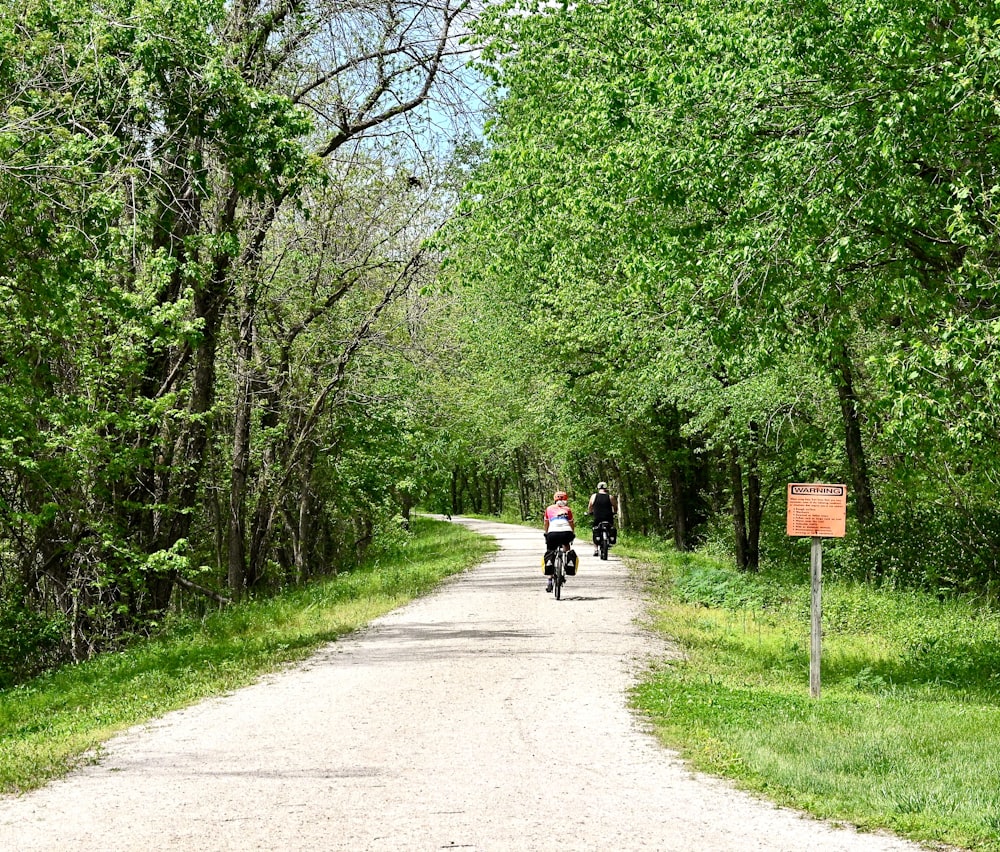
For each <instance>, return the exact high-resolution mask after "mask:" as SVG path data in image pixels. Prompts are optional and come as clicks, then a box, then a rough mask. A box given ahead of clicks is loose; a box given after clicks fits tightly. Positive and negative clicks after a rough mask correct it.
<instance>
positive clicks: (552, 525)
mask: <svg viewBox="0 0 1000 852" xmlns="http://www.w3.org/2000/svg"><path fill="white" fill-rule="evenodd" d="M542 530H543V533H544V535H545V549H546V550H555V549H556V548H557V547H562V546H563V545H567V544H572V543H573V539H574V538H576V521H575V520H574V519H573V510H572V509H571V508H570V507H569V495H568V494H567V493H566V492H565V491H557V492H556V493H555V494H553V495H552V505H551V506H548V507H547V508H546V509H545V523H544V526H543V527H542ZM548 580H549V582H548V584H547V585H546V586H545V591H547V592H551V591H552V577H549V578H548Z"/></svg>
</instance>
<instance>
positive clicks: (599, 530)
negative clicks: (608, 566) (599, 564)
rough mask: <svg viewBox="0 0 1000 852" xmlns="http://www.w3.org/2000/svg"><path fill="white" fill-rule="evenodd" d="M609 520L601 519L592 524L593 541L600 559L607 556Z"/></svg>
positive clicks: (609, 535) (609, 531)
mask: <svg viewBox="0 0 1000 852" xmlns="http://www.w3.org/2000/svg"><path fill="white" fill-rule="evenodd" d="M611 529H612V527H611V522H610V521H601V522H600V523H597V524H595V525H594V543H595V544H596V545H597V552H598V553H599V554H600V557H601V559H607V558H608V548H609V547H611Z"/></svg>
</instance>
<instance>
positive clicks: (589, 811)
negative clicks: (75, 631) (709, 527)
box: [0, 520, 920, 852]
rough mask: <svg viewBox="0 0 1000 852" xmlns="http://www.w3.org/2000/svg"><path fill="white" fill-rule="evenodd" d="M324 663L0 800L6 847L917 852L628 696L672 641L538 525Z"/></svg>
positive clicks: (131, 739) (78, 850)
mask: <svg viewBox="0 0 1000 852" xmlns="http://www.w3.org/2000/svg"><path fill="white" fill-rule="evenodd" d="M460 522H461V523H464V524H466V525H468V526H469V527H471V528H473V529H475V530H478V531H480V532H483V533H486V534H490V535H494V536H496V537H497V538H498V539H499V540H500V543H501V545H502V550H501V551H500V552H499V553H498V554H497V555H496V556H495V557H494V558H492V559H491V560H490V561H489V562H487V563H485V564H483V565H481V566H480V567H478V568H476V569H475V570H473V571H470V572H467V573H464V574H462V575H459V576H457V577H455V578H452V579H451V580H450V581H448V582H446V583H445V584H444V586H442V587H441V589H440V590H439V591H437V592H436V593H434V594H433V595H431V596H429V597H426V598H423V599H421V600H418V601H416V602H414V603H412V604H410V605H408V606H406V607H404V608H402V609H400V610H397V611H395V612H393V613H390V614H389V615H387V616H385V617H383V618H381V619H379V620H378V621H376V622H374V623H373V624H372V625H371V626H370V627H369V628H367V629H366V630H364V631H362V632H360V633H358V634H356V635H354V636H351V637H348V638H346V639H343V640H341V641H338V642H334V643H332V644H330V645H328V646H326V647H324V648H323V649H322V650H321V651H319V652H318V653H317V654H315V655H314V656H312V657H310V658H309V660H308V661H306V662H305V663H302V664H300V665H297V666H295V667H293V668H289V669H287V670H285V671H282V672H280V673H277V674H274V675H270V676H267V677H265V678H264V679H262V680H261V681H260V682H258V683H257V684H255V685H253V686H250V687H248V688H245V689H241V690H239V691H237V692H234V693H232V694H230V695H226V696H224V697H221V698H217V699H212V700H208V701H205V702H202V703H200V704H198V705H195V706H193V707H190V708H188V709H185V710H181V711H178V712H174V713H171V714H169V715H167V716H165V717H163V718H162V719H160V720H158V721H156V722H154V723H151V724H149V725H145V726H141V727H138V728H135V729H133V730H132V731H129V732H128V733H126V734H124V735H122V736H121V737H118V738H117V739H115V740H113V741H111V742H110V743H109V744H108V745H107V748H106V750H104V752H103V753H102V755H101V758H100V760H99V762H98V763H97V764H95V765H92V766H87V767H84V768H82V769H80V770H78V771H76V772H74V773H73V774H72V775H70V776H68V777H67V778H65V779H63V780H60V781H56V782H54V783H52V784H50V785H48V786H47V787H45V788H44V789H42V790H38V791H35V792H33V793H30V794H26V795H24V796H21V797H4V798H2V799H0V850H18V852H28V850H60V852H63V850H73V852H86V850H101V852H112V850H123V851H124V850H153V849H157V850H230V849H232V850H248V849H266V850H345V852H361V850H380V852H382V851H384V850H390V851H391V852H395V850H415V851H416V852H424V850H428V852H429V850H440V849H464V850H474V852H486V851H487V850H490V852H493V851H494V850H495V852H510V851H511V850H525V851H526V852H548V851H549V850H552V852H557V850H572V852H578V850H579V852H583V850H594V852H597V850H600V852H606V850H626V851H627V850H658V852H705V850H710V852H728V850H732V852H752V850H769V852H770V851H771V850H773V852H797V850H810V852H897V851H898V852H902V850H917V849H919V848H920V847H919V846H917V845H915V844H910V843H906V842H904V841H901V840H899V839H896V838H893V837H888V836H882V835H870V834H858V833H856V832H853V831H851V830H848V829H840V828H834V827H831V826H828V825H826V824H823V823H820V822H818V821H815V820H812V819H809V818H805V817H802V816H799V815H798V814H796V813H793V812H790V811H787V810H783V809H778V808H775V807H773V806H771V805H770V804H767V803H765V802H761V801H758V800H756V799H754V798H752V797H750V796H747V795H744V794H743V793H740V792H738V791H735V790H733V789H732V788H731V787H730V786H728V785H727V784H725V783H723V782H719V781H715V780H712V779H707V778H704V777H701V776H696V775H694V774H692V773H691V772H690V771H689V770H687V769H686V768H685V767H684V765H683V764H682V763H681V762H680V761H679V760H677V758H676V757H675V756H674V755H672V754H671V753H670V752H669V751H666V750H664V749H663V748H661V747H660V746H659V745H658V744H657V743H656V742H655V740H654V739H653V738H652V737H651V736H650V735H649V734H647V733H645V732H644V731H643V730H642V727H641V725H640V724H639V723H637V721H636V720H635V718H634V717H633V716H632V715H631V713H630V712H629V710H628V709H627V706H626V701H627V691H628V689H629V687H630V685H631V684H632V683H633V682H634V680H635V677H636V675H637V673H638V671H639V669H640V668H641V666H642V665H643V662H644V661H645V660H648V659H649V658H650V656H651V655H656V654H660V653H662V652H663V651H664V648H663V647H662V645H660V644H659V643H658V642H657V640H655V639H654V638H652V637H651V636H649V635H648V634H646V633H644V632H643V631H642V630H641V629H640V627H639V626H638V625H637V620H639V619H640V618H641V615H642V606H641V601H640V597H639V593H638V591H637V590H636V588H635V587H634V584H633V583H632V582H631V581H630V580H629V577H628V573H627V571H626V569H625V568H624V566H622V564H621V563H620V562H618V561H617V560H616V559H615V558H614V557H613V556H612V558H611V559H609V560H608V561H607V562H601V561H600V560H598V559H595V558H594V557H592V556H591V553H592V551H591V550H589V549H588V548H587V547H586V546H585V545H586V542H581V543H579V544H580V546H579V547H578V548H577V549H578V552H579V553H580V556H581V567H580V574H579V576H577V577H575V578H571V579H570V581H569V582H568V583H567V585H566V587H565V590H564V595H563V600H562V601H558V602H557V601H554V600H553V599H552V595H549V594H546V593H545V591H544V578H543V576H542V573H541V567H540V556H541V549H542V548H541V545H542V539H541V534H540V532H537V531H531V530H526V529H523V528H520V527H515V526H507V525H503V524H495V523H488V522H481V521H471V520H462V521H460Z"/></svg>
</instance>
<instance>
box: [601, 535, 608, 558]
mask: <svg viewBox="0 0 1000 852" xmlns="http://www.w3.org/2000/svg"><path fill="white" fill-rule="evenodd" d="M600 551H601V559H607V558H608V531H607V530H604V531H602V532H601V544H600Z"/></svg>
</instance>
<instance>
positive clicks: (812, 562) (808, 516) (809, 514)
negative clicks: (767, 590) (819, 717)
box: [786, 482, 847, 698]
mask: <svg viewBox="0 0 1000 852" xmlns="http://www.w3.org/2000/svg"><path fill="white" fill-rule="evenodd" d="M786 531H787V533H788V535H790V536H799V537H806V536H808V537H809V538H811V539H812V550H811V552H810V555H809V569H810V576H811V583H810V586H811V591H812V619H811V626H810V631H809V694H810V695H811V696H812V697H813V698H819V691H820V659H821V657H822V643H823V539H824V538H843V537H844V535H846V533H847V486H846V485H824V484H822V483H815V482H814V483H804V482H798V483H789V485H788V514H787V517H786Z"/></svg>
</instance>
